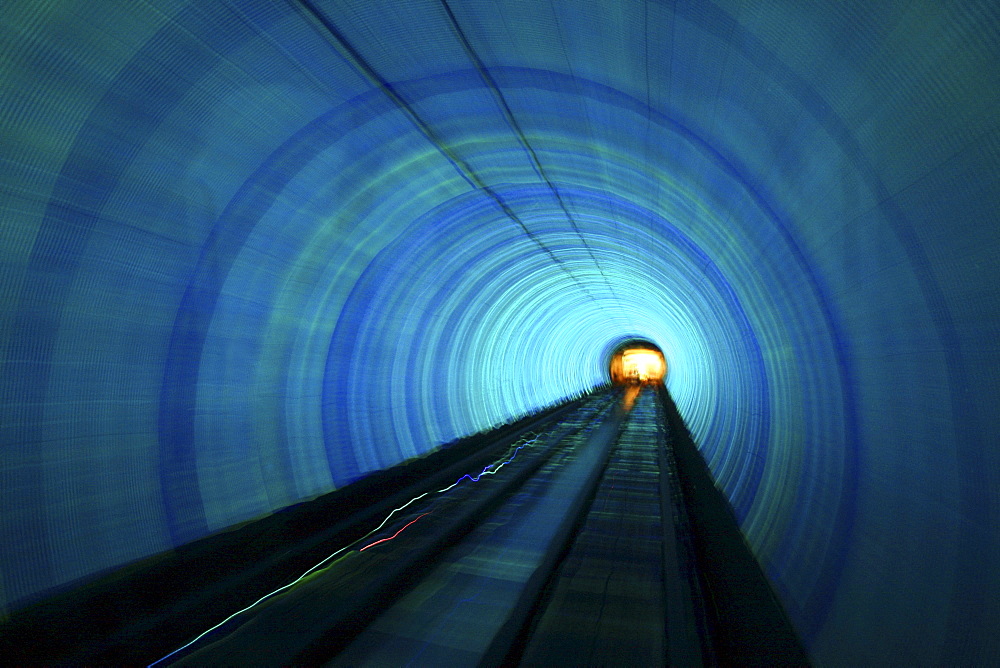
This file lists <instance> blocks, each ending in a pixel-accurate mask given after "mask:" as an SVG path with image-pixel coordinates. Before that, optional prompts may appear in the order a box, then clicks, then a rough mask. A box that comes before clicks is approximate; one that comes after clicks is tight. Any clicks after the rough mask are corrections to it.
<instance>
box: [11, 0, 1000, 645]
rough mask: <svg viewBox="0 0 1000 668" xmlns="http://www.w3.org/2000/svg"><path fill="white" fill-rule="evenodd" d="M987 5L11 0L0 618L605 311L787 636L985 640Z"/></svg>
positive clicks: (302, 491) (580, 347)
mask: <svg viewBox="0 0 1000 668" xmlns="http://www.w3.org/2000/svg"><path fill="white" fill-rule="evenodd" d="M998 12H1000V10H998V6H997V4H996V3H993V2H990V1H989V0H970V1H969V2H961V3H939V2H933V1H930V0H928V1H921V2H877V3H871V2H867V1H861V0H858V1H850V2H836V3H799V2H750V3H743V2H728V1H723V0H719V1H718V2H687V1H683V0H681V1H678V2H667V1H662V2H661V1H654V0H649V1H647V2H640V1H638V0H627V1H624V2H610V1H603V2H602V1H590V0H573V1H572V2H571V1H569V0H555V1H554V2H515V1H513V0H504V1H502V2H497V1H496V0H489V1H487V0H413V1H408V2H388V1H378V2H372V1H370V0H343V1H338V2H330V1H326V0H287V1H286V0H281V1H278V2H270V1H268V2H265V1H263V0H260V1H256V0H245V1H240V2H235V1H223V2H193V1H188V0H149V1H147V2H141V3H140V2H128V3H109V2H93V1H92V0H54V1H51V2H30V1H24V2H13V3H6V4H5V5H4V8H3V12H2V17H0V53H2V57H0V82H2V84H0V85H2V91H3V94H2V97H0V165H2V167H0V187H2V197H0V252H2V262H0V272H2V273H0V290H2V304H3V308H2V309H0V323H2V324H0V337H2V338H0V341H2V345H3V348H2V351H3V352H2V372H0V388H2V390H0V392H2V394H0V396H2V402H3V404H2V405H3V408H2V416H0V422H2V423H0V434H2V443H0V446H2V456H0V499H2V506H0V578H2V580H0V582H2V586H0V597H2V598H0V601H2V606H3V610H5V611H6V612H11V611H15V610H17V609H19V608H21V607H23V606H24V605H26V604H28V603H30V602H31V601H35V600H38V599H39V598H40V597H43V596H45V595H47V594H48V593H50V592H53V591H55V590H57V589H58V588H59V587H64V586H67V585H69V584H72V583H76V582H82V581H86V578H88V577H93V576H94V575H96V574H99V573H103V572H106V571H108V570H109V569H112V568H115V567H118V566H121V565H123V564H127V563H130V562H133V561H135V560H137V559H140V558H143V557H147V556H149V555H154V554H157V553H160V552H163V551H165V550H170V549H171V548H173V547H175V546H178V545H182V544H185V543H188V542H190V541H192V540H194V539H196V538H199V537H202V536H205V535H208V534H211V533H213V532H217V531H220V530H222V529H224V528H226V527H230V526H233V525H236V524H238V523H241V522H245V521H248V520H251V519H254V518H258V517H261V516H264V515H267V514H269V513H272V512H273V511H275V510H277V509H280V508H284V507H287V506H289V505H290V504H294V503H297V502H300V501H303V500H307V499H311V498H314V497H316V496H318V495H321V494H323V493H325V492H328V491H330V490H332V489H335V488H339V487H342V486H343V485H345V484H347V483H349V482H351V481H353V480H357V479H359V478H360V477H363V476H365V474H366V473H368V472H372V471H375V470H378V469H382V468H385V467H388V466H391V465H393V464H396V463H398V462H400V461H403V460H406V459H408V458H412V457H415V456H417V455H420V454H421V453H424V452H427V451H429V450H431V449H433V448H435V447H437V446H438V445H440V444H442V443H445V442H448V441H450V440H452V439H455V438H457V437H460V436H464V435H468V434H472V433H476V432H479V431H482V430H486V429H489V428H491V427H493V426H495V425H499V424H502V423H506V422H508V421H511V420H513V419H516V418H519V417H521V416H523V415H526V414H528V413H531V412H533V411H535V410H538V409H540V408H543V407H547V406H550V405H553V404H555V403H557V402H560V401H562V400H564V399H566V398H567V397H575V396H578V395H580V394H582V393H584V392H586V391H588V390H590V389H591V388H593V387H596V386H598V385H601V384H603V383H605V382H607V380H608V360H609V355H610V353H611V351H613V350H614V348H615V346H617V345H619V344H620V343H621V342H623V341H625V340H628V339H642V340H645V341H648V342H650V343H652V344H654V345H655V346H656V347H658V348H659V349H660V350H662V351H663V352H664V354H665V355H666V358H667V360H668V363H669V373H668V375H667V376H666V380H665V382H666V386H667V388H668V389H669V391H670V393H671V394H672V396H673V397H674V398H675V400H676V403H677V406H678V408H679V411H680V413H681V415H683V417H684V419H685V421H686V423H687V425H688V426H689V428H690V430H691V432H692V434H693V436H694V439H695V441H696V442H697V444H698V446H699V448H700V449H701V452H702V454H703V455H704V457H705V459H706V461H707V462H708V465H709V467H710V469H711V471H712V472H713V473H714V475H715V478H716V482H717V484H718V486H719V487H720V488H721V489H722V490H723V491H724V493H725V495H726V496H727V497H728V499H729V500H730V502H731V504H732V506H733V508H734V510H735V513H736V515H737V517H738V520H739V522H740V524H741V526H742V529H743V531H744V533H745V535H746V539H747V541H748V543H749V545H750V546H751V548H752V549H753V551H754V553H755V554H756V555H757V557H758V559H759V560H760V562H761V564H762V566H763V568H764V570H765V571H766V573H767V575H768V576H769V578H770V579H771V582H772V584H773V586H774V588H775V590H776V592H777V593H778V595H779V596H780V598H781V600H782V602H783V603H784V605H785V607H786V608H787V611H788V614H789V616H790V618H791V619H792V621H793V623H794V624H795V626H796V629H797V630H798V632H799V633H800V634H801V636H802V638H803V641H804V642H805V644H806V645H807V647H808V649H809V652H810V654H811V656H812V658H813V659H814V660H815V661H816V662H817V663H841V664H843V663H859V662H860V663H868V664H871V663H879V662H886V661H891V662H895V663H911V662H916V663H930V664H933V663H973V664H974V663H989V662H991V661H995V660H997V659H998V658H1000V640H998V637H997V636H996V634H995V630H996V629H997V628H1000V568H998V567H997V566H998V564H1000V534H998V532H997V528H996V527H997V526H998V525H1000V515H998V511H1000V507H998V504H1000V499H998V490H1000V441H998V439H997V436H996V435H997V433H998V432H1000V411H997V410H996V406H997V402H998V369H1000V364H998V362H1000V356H998V343H997V342H998V335H1000V327H998V323H1000V284H998V281H997V277H996V271H997V266H998V265H997V257H1000V217H998V213H997V211H998V209H997V204H996V203H997V202H998V201H1000V179H998V178H997V174H998V169H1000V120H998V119H1000V114H998V113H997V110H998V108H1000V65H998V63H1000V47H998V44H1000V37H998V35H1000V33H998V26H1000V13H998Z"/></svg>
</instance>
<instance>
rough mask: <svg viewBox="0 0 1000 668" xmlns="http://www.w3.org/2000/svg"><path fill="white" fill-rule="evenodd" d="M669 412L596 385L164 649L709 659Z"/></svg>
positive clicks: (266, 656)
mask: <svg viewBox="0 0 1000 668" xmlns="http://www.w3.org/2000/svg"><path fill="white" fill-rule="evenodd" d="M661 413H662V411H661V409H660V407H659V402H658V401H656V396H655V394H654V393H653V392H651V391H647V392H645V393H643V394H642V395H641V396H640V397H639V399H638V401H637V402H636V404H635V407H634V409H633V410H632V411H631V412H629V411H627V410H625V409H624V408H623V407H622V404H620V403H619V401H618V396H617V393H614V394H609V395H606V396H604V397H598V398H594V399H593V400H592V401H590V402H587V403H586V404H584V405H583V406H581V407H580V408H579V409H577V410H576V411H573V412H572V413H571V414H570V415H568V416H565V417H563V418H562V419H560V420H557V421H555V423H554V424H552V425H550V426H549V427H548V428H547V429H546V430H545V431H543V432H542V433H539V434H538V435H537V436H535V437H534V438H533V439H532V441H531V443H530V445H529V444H527V442H524V443H523V444H522V445H521V446H520V450H518V451H517V453H516V456H514V457H512V458H511V459H509V460H506V459H505V460H503V461H504V467H503V470H502V471H498V472H497V473H496V475H490V476H486V475H480V476H479V477H478V479H477V481H475V482H474V481H473V478H472V477H467V478H466V479H465V481H464V482H465V483H466V484H459V485H456V486H454V487H453V488H451V489H448V490H447V492H446V493H441V494H428V495H426V496H424V497H422V498H420V499H418V500H417V501H415V502H414V503H412V504H411V505H409V506H407V507H406V508H405V512H401V513H399V515H398V516H396V517H394V518H393V521H392V522H390V523H387V524H386V525H385V527H384V528H383V529H381V530H380V531H378V532H377V533H376V534H373V535H372V536H370V537H366V538H365V539H364V540H362V541H359V542H358V544H357V545H354V546H352V547H351V549H350V550H347V551H345V552H344V554H343V555H342V556H339V557H338V558H337V559H336V561H332V562H331V563H330V564H327V565H325V566H324V568H323V570H321V571H318V572H316V573H313V574H311V575H310V576H309V577H308V578H307V579H305V580H303V581H302V582H300V583H298V584H297V585H296V586H295V587H294V588H290V589H289V590H288V591H285V592H283V593H281V594H280V595H279V596H275V597H273V598H272V599H270V600H268V601H265V602H263V603H262V604H261V605H259V606H257V607H256V608H255V609H254V610H252V611H248V612H247V614H246V615H244V616H242V617H241V618H239V619H233V620H231V621H230V622H229V623H228V624H227V625H225V626H223V627H221V628H219V629H218V630H217V631H216V632H214V633H213V634H211V635H210V636H208V637H206V638H204V639H203V641H202V642H201V643H199V644H196V645H194V646H192V647H190V648H188V649H187V650H186V651H184V652H179V653H178V654H176V655H173V656H171V657H170V658H169V659H168V661H167V662H169V661H176V662H177V663H180V664H192V665H204V664H217V663H226V664H243V663H255V664H258V665H260V664H263V665H276V664H298V665H319V664H324V663H327V662H329V663H330V665H363V664H370V665H374V664H379V665H384V664H398V665H402V664H406V663H414V664H418V665H419V664H424V665H441V664H442V663H447V664H449V665H457V664H461V665H475V664H483V665H491V664H497V665H499V664H510V663H515V662H520V661H526V662H528V663H551V662H552V660H556V659H559V658H560V657H561V658H562V659H563V660H567V659H568V660H571V661H573V662H574V663H593V662H595V661H596V662H606V661H607V660H608V659H609V658H614V657H616V656H617V657H618V659H619V660H620V659H622V658H623V657H622V656H621V655H620V654H616V651H617V650H616V648H621V647H631V648H633V654H634V656H633V658H634V659H635V660H638V661H646V660H649V661H652V662H653V663H661V662H667V661H670V660H671V658H674V659H677V660H683V661H684V662H685V663H700V662H701V656H702V655H701V644H700V636H699V634H698V633H699V632H698V626H697V623H696V619H695V615H694V611H693V608H692V600H695V601H696V599H692V598H691V596H692V590H691V582H690V578H689V573H688V571H687V570H685V569H684V568H681V567H680V566H679V564H680V563H682V562H685V559H684V558H683V554H684V553H683V550H681V551H680V552H678V543H677V539H676V534H677V527H678V526H679V525H678V524H677V523H676V521H677V519H678V516H677V513H676V512H673V511H669V510H668V509H669V508H671V507H672V506H671V503H672V502H671V500H670V499H669V498H665V497H664V494H665V493H666V494H667V495H668V496H669V489H670V486H671V484H672V483H671V481H670V479H669V476H668V475H666V474H665V473H661V472H663V471H666V470H667V469H664V468H663V463H664V457H665V450H664V445H665V437H664V421H663V417H662V414H661ZM514 445H515V444H512V446H511V447H512V448H513V447H514ZM665 511H667V512H665ZM664 517H666V518H667V521H666V522H664V521H663V518H664ZM678 554H681V555H682V556H681V557H680V558H679V557H678ZM596 580H600V581H602V582H603V583H604V586H603V590H602V592H600V593H597V594H596V595H593V594H594V592H593V591H591V590H592V589H593V587H592V586H591V585H592V584H593V583H594V582H595V581H596ZM573 590H582V591H583V592H584V595H583V596H582V597H581V596H579V595H577V596H574V595H573V594H572V592H573ZM625 590H628V591H625ZM567 592H569V593H567ZM577 593H578V594H579V591H578V592H577ZM626 612H627V613H628V614H625V613H626ZM668 618H669V620H670V623H669V624H668ZM623 622H624V626H623ZM668 627H670V630H669V631H668ZM623 628H624V629H626V632H625V633H624V634H623V633H621V632H620V631H621V630H622V629H623ZM588 629H589V632H588ZM615 629H618V631H616V630H615ZM581 632H583V633H584V634H585V635H587V640H588V642H587V643H581V642H577V641H576V636H577V635H579V634H580V633H581ZM597 639H599V640H597ZM560 648H561V649H560ZM570 648H572V649H573V652H569V649H570ZM568 652H569V653H568ZM570 657H572V658H570ZM165 663H166V662H165Z"/></svg>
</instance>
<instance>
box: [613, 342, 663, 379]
mask: <svg viewBox="0 0 1000 668" xmlns="http://www.w3.org/2000/svg"><path fill="white" fill-rule="evenodd" d="M610 371H611V381H612V382H613V383H615V384H616V385H623V384H636V383H639V384H654V383H656V384H658V383H662V382H663V379H664V377H665V376H666V373H667V363H666V360H665V359H664V357H663V353H661V352H660V351H659V350H652V349H650V348H626V349H624V350H621V351H619V352H618V353H616V354H615V355H614V356H613V357H612V358H611V369H610Z"/></svg>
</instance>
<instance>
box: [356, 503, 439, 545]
mask: <svg viewBox="0 0 1000 668" xmlns="http://www.w3.org/2000/svg"><path fill="white" fill-rule="evenodd" d="M424 515H430V513H424V514H423V515H417V516H416V517H415V518H414V519H412V520H410V521H409V522H407V523H406V524H404V525H403V528H402V529H400V530H399V531H397V532H396V533H394V534H392V535H391V536H389V537H388V538H383V539H382V540H377V541H375V542H374V543H369V544H368V545H365V546H364V547H363V548H361V549H360V550H358V552H364V551H365V550H367V549H368V548H369V547H374V546H375V545H378V544H379V543H384V542H385V541H387V540H392V539H393V538H395V537H396V536H398V535H399V534H401V533H403V531H404V530H405V529H406V527H408V526H410V525H411V524H413V523H414V522H416V521H417V520H419V519H420V518H421V517H423V516H424Z"/></svg>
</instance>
